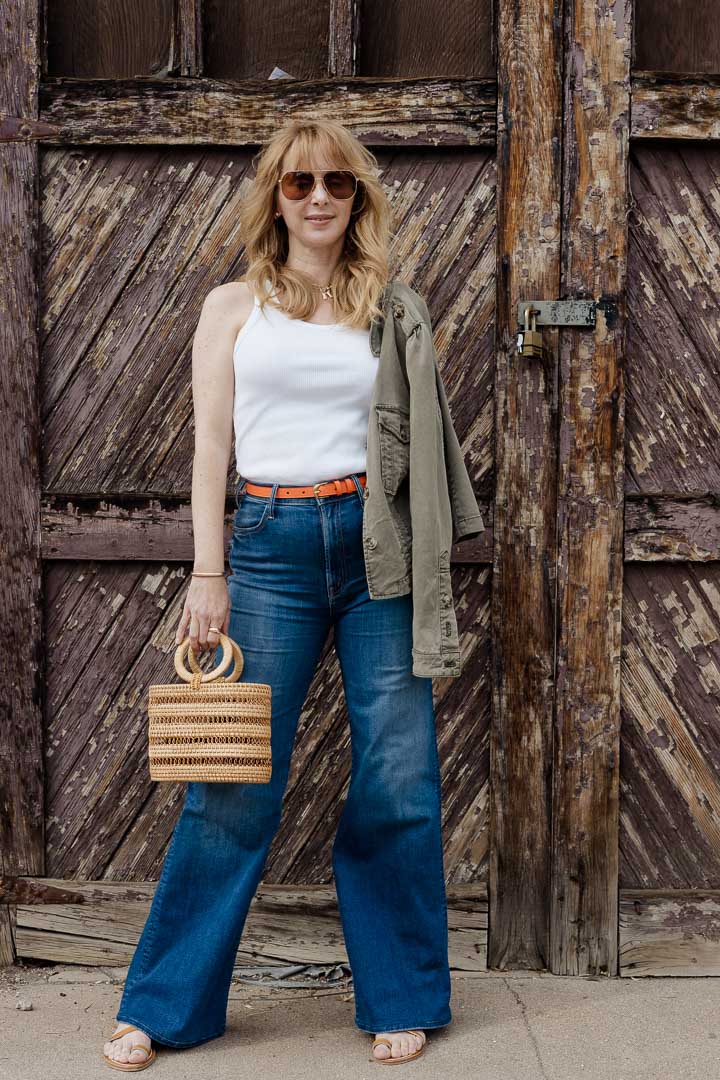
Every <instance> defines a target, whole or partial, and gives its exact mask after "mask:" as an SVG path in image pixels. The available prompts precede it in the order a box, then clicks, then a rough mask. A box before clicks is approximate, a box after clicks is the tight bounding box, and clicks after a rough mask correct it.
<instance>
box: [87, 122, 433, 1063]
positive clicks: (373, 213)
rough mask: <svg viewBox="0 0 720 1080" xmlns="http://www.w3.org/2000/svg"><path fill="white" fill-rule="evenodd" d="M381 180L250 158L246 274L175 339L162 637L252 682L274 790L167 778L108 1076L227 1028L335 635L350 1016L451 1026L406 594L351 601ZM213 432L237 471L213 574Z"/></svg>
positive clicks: (295, 143) (301, 161)
mask: <svg viewBox="0 0 720 1080" xmlns="http://www.w3.org/2000/svg"><path fill="white" fill-rule="evenodd" d="M377 177H378V170H377V162H376V159H375V158H374V156H373V155H372V154H371V153H370V152H369V151H368V150H367V148H365V147H364V146H363V145H362V144H361V143H360V142H359V141H358V140H357V139H355V138H354V137H353V136H352V135H351V134H350V133H349V132H348V131H347V130H346V129H345V128H344V127H343V126H342V125H340V124H338V123H335V122H331V121H327V120H322V121H312V122H311V121H295V122H291V123H289V124H287V125H286V126H285V127H283V128H282V129H281V130H279V131H278V132H277V133H276V134H275V135H274V137H273V138H272V139H271V140H270V141H269V142H268V144H267V145H266V146H265V147H264V149H263V151H262V153H261V154H260V156H259V161H258V165H257V174H256V178H255V182H254V185H253V190H252V192H251V193H250V195H249V197H248V198H247V199H246V200H245V202H244V204H243V209H242V217H243V220H242V222H241V224H242V226H243V230H242V234H243V236H244V238H245V244H246V255H247V262H248V270H247V274H246V277H245V279H244V280H243V281H239V282H231V283H228V284H225V285H221V286H219V287H217V288H215V289H213V290H212V292H211V293H210V294H209V295H208V296H207V298H206V300H205V303H204V305H203V309H202V313H201V316H200V320H199V323H198V327H197V331H196V335H195V339H194V343H193V400H194V408H195V425H196V430H195V438H196V446H195V457H194V463H193V479H192V513H193V529H194V540H195V563H194V571H193V574H194V576H193V577H192V580H191V583H190V587H189V589H188V593H187V598H186V601H185V606H184V610H183V613H182V617H181V620H180V624H179V626H178V630H177V635H176V641H177V642H178V643H179V642H181V641H183V640H184V638H185V637H186V636H189V637H190V642H191V645H192V648H193V649H194V650H195V651H196V652H199V651H201V650H203V649H207V648H213V647H214V648H216V649H217V650H218V657H219V653H220V650H219V647H218V642H219V638H218V634H219V633H220V631H222V632H223V633H226V634H229V635H230V637H232V638H233V639H235V640H236V641H237V642H238V643H239V644H240V646H241V648H242V650H243V653H244V658H245V667H244V670H243V676H242V677H243V679H246V680H247V681H249V682H259V683H269V684H270V685H271V687H272V763H273V764H272V780H271V782H270V783H267V784H252V783H248V784H232V783H196V782H189V783H188V784H187V790H186V795H185V802H184V806H183V810H182V813H181V815H180V817H179V819H178V823H177V825H176V827H175V831H174V833H173V837H172V840H171V843H170V846H169V848H168V853H167V857H166V859H165V863H164V866H163V870H162V874H161V878H160V881H159V882H158V886H157V889H156V891H155V895H154V898H153V903H152V906H151V909H150V912H149V915H148V918H147V921H146V923H145V927H144V929H143V933H142V935H141V937H140V940H139V942H138V947H137V949H136V951H135V954H134V956H133V960H132V963H131V965H130V968H129V971H128V977H127V980H126V983H125V988H124V992H123V996H122V1000H121V1003H120V1008H119V1010H118V1014H117V1019H118V1026H117V1028H116V1031H115V1032H114V1033H113V1036H112V1037H111V1040H110V1041H108V1042H106V1043H105V1047H104V1053H105V1060H106V1061H107V1062H108V1064H110V1065H112V1066H114V1067H117V1068H125V1069H136V1068H138V1069H141V1068H145V1067H146V1066H147V1065H149V1064H150V1063H151V1062H152V1061H153V1060H154V1056H155V1049H154V1047H153V1046H152V1042H153V1041H155V1042H157V1043H159V1044H161V1045H162V1044H164V1045H166V1046H174V1047H186V1046H194V1045H196V1044H198V1043H201V1042H204V1041H206V1040H208V1039H212V1038H216V1037H217V1036H219V1035H222V1034H223V1033H224V1031H225V1021H226V1008H227V999H228V992H229V988H230V984H231V978H232V971H233V964H234V960H235V956H236V953H237V948H238V945H239V941H240V937H241V934H242V930H243V926H244V922H245V917H246V914H247V911H248V908H249V906H250V903H251V901H252V898H253V895H254V893H255V890H256V888H257V885H258V884H259V882H260V879H261V875H262V871H263V867H264V865H265V860H266V856H267V852H268V849H269V847H270V844H271V841H272V839H273V837H274V835H275V832H276V830H277V827H278V824H279V821H280V814H281V803H282V799H283V794H284V791H285V786H286V782H287V777H288V772H289V766H290V756H291V751H292V746H293V741H294V738H295V732H296V728H297V722H298V718H299V715H300V712H301V709H302V707H303V704H304V701H305V697H306V694H307V690H308V687H309V685H310V682H311V680H312V678H313V675H314V672H315V670H316V666H317V661H318V658H319V656H320V655H321V652H322V650H323V646H324V643H325V641H326V638H327V634H328V631H329V630H330V628H331V627H332V628H333V631H334V643H335V648H336V651H337V655H338V660H339V664H340V668H341V672H342V678H343V686H344V692H345V697H346V703H347V709H348V714H349V719H350V729H351V738H352V758H353V763H352V779H351V784H350V788H349V791H348V795H347V799H346V802H345V805H344V807H343V813H342V816H341V819H340V824H339V827H338V830H337V834H336V837H335V840H334V845H333V856H332V863H333V871H334V876H335V884H336V891H337V896H338V906H339V910H340V915H341V917H342V925H343V931H344V937H345V943H346V947H347V952H348V957H349V960H350V966H351V970H352V974H353V986H354V991H355V1010H356V1012H355V1022H356V1024H357V1026H358V1027H359V1028H360V1029H361V1030H363V1031H368V1032H371V1033H373V1034H374V1035H375V1036H376V1037H375V1039H374V1041H373V1050H372V1052H373V1057H374V1059H375V1060H376V1061H378V1062H391V1063H395V1062H399V1061H406V1060H410V1059H411V1058H414V1057H417V1056H418V1054H420V1053H422V1051H423V1048H424V1045H425V1029H428V1028H436V1027H443V1026H445V1025H446V1024H448V1023H450V1020H451V1012H450V1005H449V1000H450V972H449V964H448V939H447V908H446V899H445V877H444V869H443V855H442V837H441V804H440V774H439V766H438V756H437V745H436V738H435V715H434V709H433V698H432V679H431V678H430V677H427V678H424V677H423V678H419V677H417V676H415V675H413V674H412V671H411V666H412V661H411V648H412V615H413V605H412V598H411V596H410V595H408V594H406V595H402V596H393V597H389V598H384V599H377V598H375V599H371V598H370V596H369V593H368V586H367V581H366V578H365V568H364V556H363V544H362V521H363V502H364V499H363V495H364V491H363V487H364V482H365V474H364V468H365V463H366V458H365V452H366V436H367V428H368V409H369V403H370V400H371V394H372V387H373V382H374V378H375V373H376V370H377V362H378V360H377V357H376V356H375V355H373V352H372V351H371V349H370V346H369V326H370V321H371V319H372V317H373V316H375V315H378V314H381V311H380V308H379V307H378V304H377V300H378V298H379V297H380V295H381V293H382V290H383V287H384V286H385V285H386V284H387V281H388V263H389V260H388V246H389V236H390V232H389V230H390V206H389V203H388V200H387V197H386V195H385V192H384V190H383V188H382V186H381V184H380V182H379V180H378V178H377ZM233 430H234V434H235V445H236V454H237V470H238V476H239V477H242V480H241V481H240V483H239V485H238V488H237V495H236V501H237V513H236V516H235V522H234V529H233V535H232V542H231V547H230V554H229V563H230V567H231V569H232V576H231V578H230V580H229V582H228V581H227V580H226V578H225V575H224V572H223V565H224V547H223V519H224V506H225V488H226V481H227V465H228V456H229V453H230V447H231V439H232V434H233ZM248 477H250V478H252V479H248ZM326 481H327V482H328V484H327V486H325V487H323V483H324V482H326ZM333 481H339V482H338V483H333ZM195 575H196V576H195Z"/></svg>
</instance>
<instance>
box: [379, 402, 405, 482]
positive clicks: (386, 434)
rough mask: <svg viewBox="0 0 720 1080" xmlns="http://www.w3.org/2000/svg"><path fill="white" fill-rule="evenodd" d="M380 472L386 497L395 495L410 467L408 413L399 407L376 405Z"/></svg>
mask: <svg viewBox="0 0 720 1080" xmlns="http://www.w3.org/2000/svg"><path fill="white" fill-rule="evenodd" d="M375 409H376V411H377V420H378V434H379V437H380V472H381V474H382V482H383V488H384V490H385V494H386V495H395V494H396V493H397V490H398V488H399V487H400V485H401V484H402V482H403V480H404V479H405V477H406V476H407V474H408V469H409V465H410V413H409V411H408V410H407V409H404V408H403V407H402V406H401V405H376V406H375Z"/></svg>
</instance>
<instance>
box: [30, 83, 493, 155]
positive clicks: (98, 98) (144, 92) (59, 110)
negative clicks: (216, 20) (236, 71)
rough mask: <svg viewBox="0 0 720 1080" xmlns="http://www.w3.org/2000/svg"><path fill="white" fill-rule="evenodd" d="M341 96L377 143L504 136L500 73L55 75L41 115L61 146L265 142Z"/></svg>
mask: <svg viewBox="0 0 720 1080" xmlns="http://www.w3.org/2000/svg"><path fill="white" fill-rule="evenodd" d="M339 99H341V100H342V116H343V123H344V124H345V125H346V126H347V127H349V128H350V129H351V130H352V131H353V133H354V134H355V135H356V136H357V137H358V138H359V139H360V140H361V142H363V143H366V144H367V145H372V146H433V147H436V146H483V145H485V146H492V145H494V142H495V106H496V84H495V80H494V79H455V80H453V79H442V78H427V79H373V78H362V79H361V78H343V79H342V80H338V79H334V80H332V81H328V80H318V81H316V82H313V81H302V82H300V83H298V82H296V81H294V80H289V79H277V80H272V81H271V82H270V83H265V82H263V83H258V82H248V83H243V84H242V85H237V84H232V83H224V82H220V81H218V80H215V79H203V80H202V81H200V80H197V81H196V80H193V81H192V82H189V81H188V80H182V79H164V80H162V81H158V80H154V79H129V80H117V81H116V80H112V79H108V80H107V81H102V82H92V81H84V80H81V79H57V80H54V79H47V80H45V81H44V82H43V83H42V87H41V95H40V102H41V105H40V117H39V119H40V120H41V121H42V122H43V123H44V124H45V125H47V126H46V128H45V134H44V135H43V136H42V139H43V142H44V143H48V144H51V145H63V144H65V143H75V144H79V145H83V144H90V143H94V144H96V145H97V144H103V145H109V146H112V145H116V146H117V145H119V144H123V145H135V146H139V145H148V144H153V143H156V144H162V145H164V146H169V145H172V144H183V143H184V144H194V145H196V146H199V145H209V146H255V145H257V144H258V143H261V142H265V140H266V139H267V138H268V137H269V136H270V135H271V134H272V133H273V132H274V131H275V129H276V128H277V126H278V124H280V123H282V122H283V120H284V119H285V118H287V117H289V116H290V114H292V113H296V112H303V113H306V114H308V113H311V114H312V115H314V116H337V111H338V100H339ZM14 115H15V114H14V113H9V117H10V118H12V117H13V116H14ZM12 137H14V138H18V137H23V138H28V136H18V135H17V134H13V135H12Z"/></svg>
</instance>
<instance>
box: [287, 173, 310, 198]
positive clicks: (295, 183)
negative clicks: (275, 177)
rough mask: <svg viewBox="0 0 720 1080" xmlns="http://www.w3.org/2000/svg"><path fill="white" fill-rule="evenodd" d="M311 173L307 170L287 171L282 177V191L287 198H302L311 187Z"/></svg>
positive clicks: (307, 193)
mask: <svg viewBox="0 0 720 1080" xmlns="http://www.w3.org/2000/svg"><path fill="white" fill-rule="evenodd" d="M314 183H315V181H314V178H313V174H312V173H309V172H289V173H285V175H284V176H283V178H282V183H281V187H282V193H283V195H284V196H285V197H286V198H287V199H304V198H305V197H306V196H307V195H309V194H310V192H311V191H312V189H313V184H314Z"/></svg>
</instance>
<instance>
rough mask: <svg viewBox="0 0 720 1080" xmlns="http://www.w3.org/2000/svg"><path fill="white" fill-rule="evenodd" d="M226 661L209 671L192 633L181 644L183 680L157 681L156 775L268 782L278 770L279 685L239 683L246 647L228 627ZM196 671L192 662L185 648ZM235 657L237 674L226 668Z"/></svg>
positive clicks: (151, 713)
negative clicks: (273, 731)
mask: <svg viewBox="0 0 720 1080" xmlns="http://www.w3.org/2000/svg"><path fill="white" fill-rule="evenodd" d="M220 644H221V645H222V647H223V655H222V660H221V661H220V663H219V664H218V666H217V667H215V668H213V669H212V671H208V672H203V671H202V669H201V668H200V665H199V664H198V662H197V658H196V656H195V653H194V652H193V650H192V648H191V646H190V638H189V637H187V638H185V640H184V641H183V642H181V643H180V645H178V647H177V649H176V651H175V671H176V672H177V673H178V675H179V676H180V678H181V679H183V680H184V681H183V682H181V683H165V684H163V683H156V684H154V685H153V686H151V687H150V691H149V699H148V752H149V756H150V779H151V780H216V781H220V780H223V781H227V780H236V781H243V782H245V783H250V784H266V783H268V781H269V780H270V777H271V775H272V756H271V752H270V706H271V688H270V686H268V685H267V684H266V683H249V682H238V681H237V680H238V679H239V677H240V674H241V672H242V669H243V667H244V665H245V658H244V657H243V654H242V651H241V649H240V646H239V645H238V644H237V642H235V641H233V639H232V638H230V637H227V635H226V634H220ZM186 652H187V655H188V660H189V663H190V667H191V668H192V672H190V671H188V670H187V668H186V667H185V663H184V660H185V653H186ZM233 658H234V660H235V666H234V669H233V672H232V674H231V675H229V676H228V677H227V678H224V677H223V672H225V671H227V669H228V667H229V666H230V660H231V659H233Z"/></svg>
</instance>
